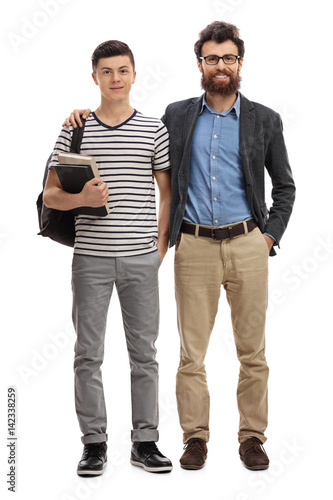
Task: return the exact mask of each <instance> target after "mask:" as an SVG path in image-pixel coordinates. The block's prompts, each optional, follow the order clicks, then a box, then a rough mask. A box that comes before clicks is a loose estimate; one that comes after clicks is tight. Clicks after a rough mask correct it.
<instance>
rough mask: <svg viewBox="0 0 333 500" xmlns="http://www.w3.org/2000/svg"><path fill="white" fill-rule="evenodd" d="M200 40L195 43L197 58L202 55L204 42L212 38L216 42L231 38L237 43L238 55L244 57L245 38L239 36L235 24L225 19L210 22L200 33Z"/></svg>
mask: <svg viewBox="0 0 333 500" xmlns="http://www.w3.org/2000/svg"><path fill="white" fill-rule="evenodd" d="M199 37H200V38H199V40H198V41H197V42H196V43H195V45H194V52H195V55H196V56H197V59H199V57H201V55H202V54H201V49H202V46H203V44H204V43H206V42H209V41H210V40H212V41H213V42H216V43H223V42H226V41H227V40H231V41H232V42H234V44H235V45H237V48H238V55H239V56H240V57H244V53H245V46H244V42H243V40H241V39H240V38H239V31H238V29H237V28H236V26H234V25H233V24H229V23H225V22H223V21H215V22H213V23H211V24H208V26H206V28H205V29H203V30H202V31H201V32H200V33H199Z"/></svg>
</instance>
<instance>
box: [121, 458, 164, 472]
mask: <svg viewBox="0 0 333 500" xmlns="http://www.w3.org/2000/svg"><path fill="white" fill-rule="evenodd" d="M130 462H131V464H132V465H135V466H136V467H142V468H143V469H144V470H145V471H147V472H170V471H172V469H173V467H172V465H165V466H163V467H147V466H146V465H145V464H143V463H141V462H136V461H134V460H132V459H130Z"/></svg>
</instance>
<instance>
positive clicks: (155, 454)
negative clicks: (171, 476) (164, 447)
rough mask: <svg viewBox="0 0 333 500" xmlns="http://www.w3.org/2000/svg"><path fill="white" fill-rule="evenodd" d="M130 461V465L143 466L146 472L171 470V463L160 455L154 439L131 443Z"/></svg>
mask: <svg viewBox="0 0 333 500" xmlns="http://www.w3.org/2000/svg"><path fill="white" fill-rule="evenodd" d="M130 462H131V464H132V465H137V466H138V467H143V469H144V470H146V471H147V472H170V471H172V463H171V462H170V460H169V459H168V458H166V457H165V456H164V455H162V453H161V452H160V451H159V449H158V448H157V446H156V444H155V443H154V441H142V442H135V443H133V445H132V451H131V459H130Z"/></svg>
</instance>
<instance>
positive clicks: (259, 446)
mask: <svg viewBox="0 0 333 500" xmlns="http://www.w3.org/2000/svg"><path fill="white" fill-rule="evenodd" d="M251 445H252V446H251V448H249V449H248V450H247V452H248V451H250V450H251V451H254V452H255V453H256V452H257V451H259V452H260V453H262V451H264V453H265V455H267V453H266V451H265V449H264V447H263V445H262V444H261V442H260V441H259V440H258V439H252V441H251Z"/></svg>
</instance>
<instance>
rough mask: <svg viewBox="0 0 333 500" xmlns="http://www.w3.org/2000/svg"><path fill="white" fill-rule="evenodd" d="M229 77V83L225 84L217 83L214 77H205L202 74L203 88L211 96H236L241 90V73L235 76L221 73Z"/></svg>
mask: <svg viewBox="0 0 333 500" xmlns="http://www.w3.org/2000/svg"><path fill="white" fill-rule="evenodd" d="M219 74H224V75H228V76H229V82H228V83H227V84H226V83H225V82H217V81H216V80H214V75H211V76H205V75H204V74H202V77H201V87H202V88H203V90H204V91H205V92H208V93H210V94H219V95H223V96H229V95H232V94H236V92H237V91H238V90H239V88H240V83H241V76H240V74H239V71H237V75H236V76H233V75H231V74H230V73H219Z"/></svg>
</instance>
